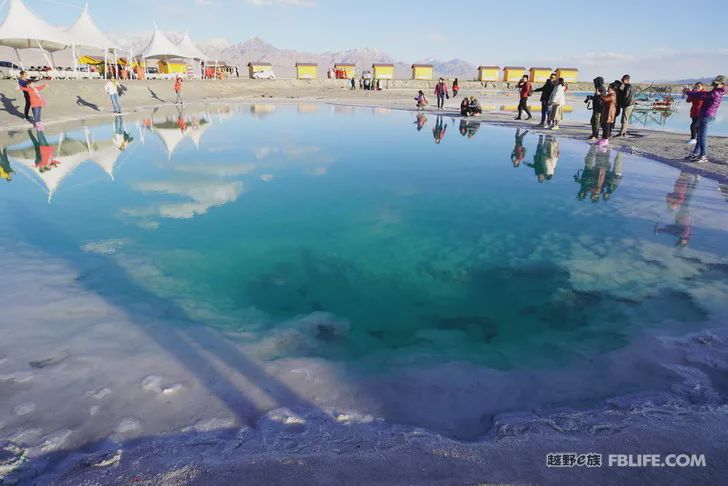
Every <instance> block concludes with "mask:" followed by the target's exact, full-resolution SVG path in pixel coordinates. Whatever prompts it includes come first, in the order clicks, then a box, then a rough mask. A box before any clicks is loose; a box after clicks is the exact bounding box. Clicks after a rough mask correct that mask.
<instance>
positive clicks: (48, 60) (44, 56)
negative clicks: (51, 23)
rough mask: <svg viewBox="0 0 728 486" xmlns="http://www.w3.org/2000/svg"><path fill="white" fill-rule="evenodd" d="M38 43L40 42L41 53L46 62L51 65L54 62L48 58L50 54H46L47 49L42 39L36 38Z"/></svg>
mask: <svg viewBox="0 0 728 486" xmlns="http://www.w3.org/2000/svg"><path fill="white" fill-rule="evenodd" d="M35 42H36V44H38V49H40V52H41V54H43V58H44V59H45V60H46V62H47V63H48V64H50V65H52V64H53V63H52V62H51V60H50V59H48V55H47V54H46V51H45V49H43V46H42V45H41V43H40V41H39V40H38V39H36V40H35Z"/></svg>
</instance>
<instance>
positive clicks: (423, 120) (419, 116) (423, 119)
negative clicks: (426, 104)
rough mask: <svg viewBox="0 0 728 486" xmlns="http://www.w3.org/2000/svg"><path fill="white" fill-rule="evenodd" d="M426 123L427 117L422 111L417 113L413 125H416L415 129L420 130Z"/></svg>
mask: <svg viewBox="0 0 728 486" xmlns="http://www.w3.org/2000/svg"><path fill="white" fill-rule="evenodd" d="M426 124H427V117H426V116H425V114H424V113H418V114H417V119H416V120H415V125H417V131H418V132H419V131H422V129H423V128H424V127H425V125H426Z"/></svg>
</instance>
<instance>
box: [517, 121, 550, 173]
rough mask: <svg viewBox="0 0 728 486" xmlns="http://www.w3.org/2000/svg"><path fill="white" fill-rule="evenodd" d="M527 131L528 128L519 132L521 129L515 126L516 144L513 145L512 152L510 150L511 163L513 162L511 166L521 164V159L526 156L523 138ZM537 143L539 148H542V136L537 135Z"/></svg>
mask: <svg viewBox="0 0 728 486" xmlns="http://www.w3.org/2000/svg"><path fill="white" fill-rule="evenodd" d="M527 133H528V130H525V131H524V132H523V133H521V129H520V128H516V145H515V146H514V147H513V152H511V163H512V164H513V167H518V166H519V165H521V162H523V159H525V158H526V148H525V147H524V146H523V138H524V137H525V136H526V134H527ZM538 143H539V145H540V146H541V150H543V136H541V137H539V142H538Z"/></svg>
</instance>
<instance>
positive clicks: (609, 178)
mask: <svg viewBox="0 0 728 486" xmlns="http://www.w3.org/2000/svg"><path fill="white" fill-rule="evenodd" d="M620 182H622V152H617V155H616V156H615V157H614V162H613V163H612V168H611V169H610V170H609V171H608V172H607V175H606V178H605V181H604V190H603V191H602V199H603V200H605V201H609V198H610V197H612V194H614V191H616V190H617V187H619V183H620Z"/></svg>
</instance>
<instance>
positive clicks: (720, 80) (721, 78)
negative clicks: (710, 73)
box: [713, 75, 725, 84]
mask: <svg viewBox="0 0 728 486" xmlns="http://www.w3.org/2000/svg"><path fill="white" fill-rule="evenodd" d="M713 84H725V76H723V75H720V76H716V77H715V79H714V80H713Z"/></svg>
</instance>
